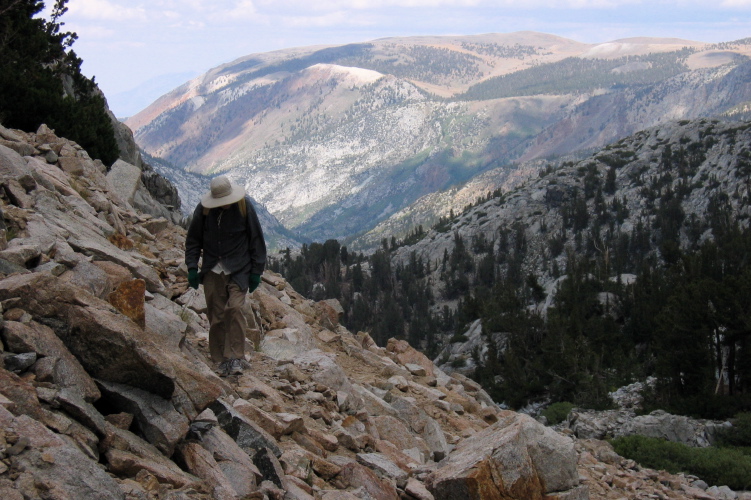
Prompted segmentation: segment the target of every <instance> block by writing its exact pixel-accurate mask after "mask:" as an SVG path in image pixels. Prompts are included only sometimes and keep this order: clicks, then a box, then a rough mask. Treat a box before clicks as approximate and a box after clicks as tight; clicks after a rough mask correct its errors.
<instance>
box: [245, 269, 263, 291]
mask: <svg viewBox="0 0 751 500" xmlns="http://www.w3.org/2000/svg"><path fill="white" fill-rule="evenodd" d="M260 284H261V275H260V274H251V275H250V284H249V285H248V293H253V291H255V289H256V288H258V285H260Z"/></svg>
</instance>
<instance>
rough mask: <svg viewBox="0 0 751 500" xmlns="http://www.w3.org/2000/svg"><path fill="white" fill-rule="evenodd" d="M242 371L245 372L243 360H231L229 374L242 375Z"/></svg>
mask: <svg viewBox="0 0 751 500" xmlns="http://www.w3.org/2000/svg"><path fill="white" fill-rule="evenodd" d="M242 372H243V364H242V361H240V360H239V359H232V360H230V363H229V366H228V368H227V373H228V374H229V375H242Z"/></svg>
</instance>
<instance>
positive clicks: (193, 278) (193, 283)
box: [188, 269, 200, 290]
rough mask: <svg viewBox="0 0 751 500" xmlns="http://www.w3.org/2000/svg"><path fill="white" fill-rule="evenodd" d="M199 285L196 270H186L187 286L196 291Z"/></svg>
mask: <svg viewBox="0 0 751 500" xmlns="http://www.w3.org/2000/svg"><path fill="white" fill-rule="evenodd" d="M199 283H200V280H199V279H198V269H188V284H189V285H190V287H191V288H195V289H196V290H198V284H199Z"/></svg>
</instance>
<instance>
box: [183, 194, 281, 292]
mask: <svg viewBox="0 0 751 500" xmlns="http://www.w3.org/2000/svg"><path fill="white" fill-rule="evenodd" d="M245 206H246V207H247V215H246V216H245V217H243V216H242V213H241V212H240V207H239V205H238V204H237V203H233V204H232V205H231V206H230V207H229V208H228V209H226V210H224V209H223V208H221V207H218V208H212V209H211V210H209V213H208V214H206V215H204V214H203V205H201V204H200V203H199V204H198V206H197V207H196V209H195V211H194V212H193V220H192V221H191V223H190V227H189V228H188V235H187V236H186V238H185V265H187V266H188V269H198V260H199V258H200V257H201V256H203V261H202V263H201V272H202V273H204V274H205V273H208V272H210V271H211V270H212V269H213V268H214V266H215V265H216V264H217V263H218V262H219V261H221V262H222V265H223V266H224V268H225V269H226V270H227V271H229V272H230V273H231V274H232V280H233V281H234V282H235V283H237V284H238V286H239V287H240V289H242V290H247V289H248V283H249V280H250V275H251V274H259V275H260V274H263V269H264V267H265V266H266V242H265V241H264V239H263V231H262V230H261V224H260V222H258V215H257V214H256V211H255V209H254V208H253V205H252V204H251V203H250V198H249V197H248V196H245ZM220 215H221V218H220ZM220 222H221V223H220ZM202 254H203V255H202Z"/></svg>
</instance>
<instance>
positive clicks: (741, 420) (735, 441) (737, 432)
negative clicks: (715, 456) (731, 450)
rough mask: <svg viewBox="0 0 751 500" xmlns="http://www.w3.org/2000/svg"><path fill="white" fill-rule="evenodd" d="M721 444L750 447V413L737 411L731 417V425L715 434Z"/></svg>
mask: <svg viewBox="0 0 751 500" xmlns="http://www.w3.org/2000/svg"><path fill="white" fill-rule="evenodd" d="M717 439H718V441H719V443H720V444H721V445H722V446H744V447H751V413H739V414H738V415H736V416H735V418H734V419H733V427H731V428H729V429H722V430H721V431H720V432H719V433H718V436H717Z"/></svg>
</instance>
